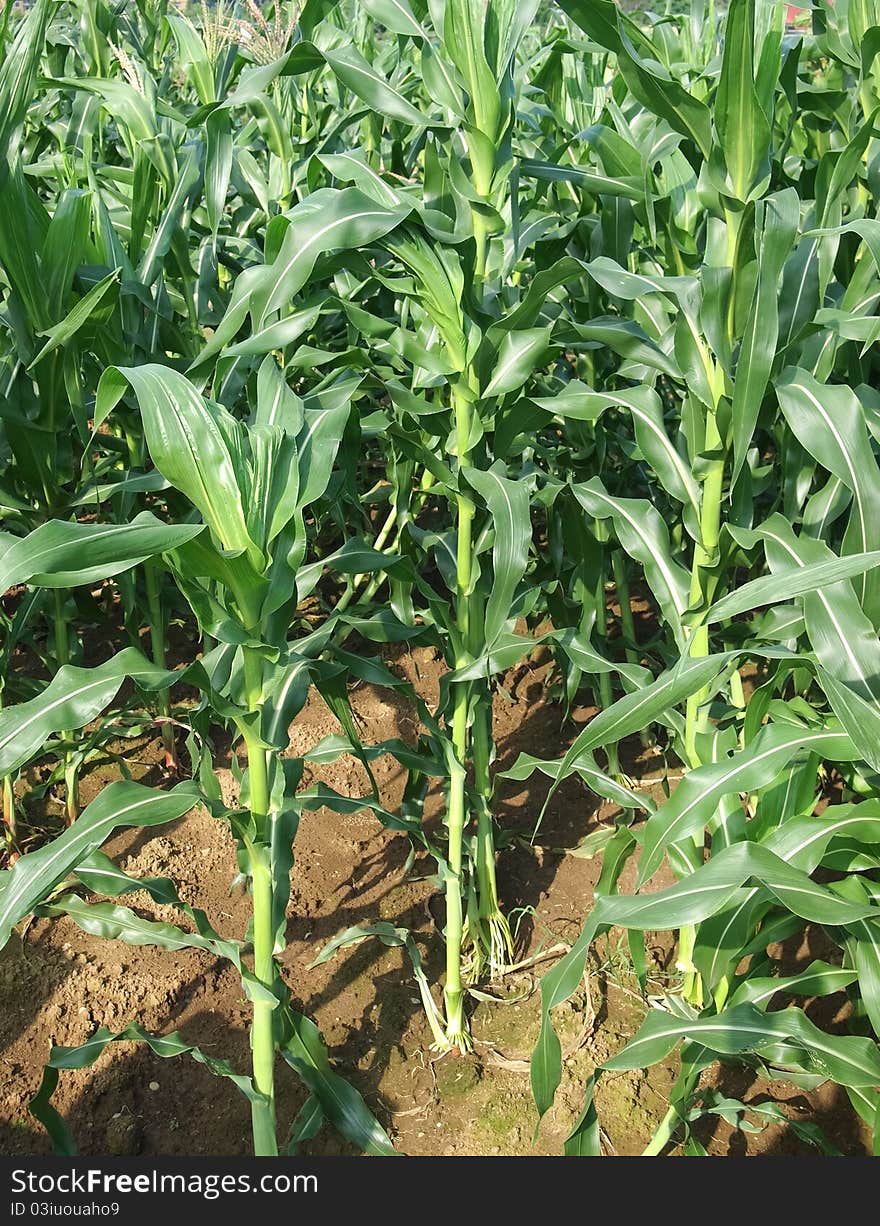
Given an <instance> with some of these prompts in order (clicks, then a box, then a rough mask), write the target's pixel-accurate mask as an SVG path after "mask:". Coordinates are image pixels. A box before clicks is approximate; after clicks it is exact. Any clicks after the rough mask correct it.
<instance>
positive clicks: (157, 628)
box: [144, 560, 177, 770]
mask: <svg viewBox="0 0 880 1226" xmlns="http://www.w3.org/2000/svg"><path fill="white" fill-rule="evenodd" d="M144 582H145V585H146V589H147V615H148V617H149V619H150V650H151V652H152V655H153V663H154V664H158V665H159V667H160V668H164V667H165V615H164V613H163V610H162V596H161V593H160V591H159V576H158V570H157V568H156V565H155V563H154V562H152V561H150V560H147V561H146V562H145V563H144ZM156 706H157V707H158V709H159V715H160V716H161V717H162V721H163V722H162V744H163V745H164V747H165V766H166V767H167V768H168V769H169V770H175V769H176V768H177V750H176V748H175V745H174V728H173V727H172V725H171V724H170V723H168V722H167V721H168V717H169V716H170V714H171V700H170V693H169V691H168V690H167V689H162V690H159V692H158V694H157V695H156Z"/></svg>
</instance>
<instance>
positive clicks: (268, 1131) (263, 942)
mask: <svg viewBox="0 0 880 1226" xmlns="http://www.w3.org/2000/svg"><path fill="white" fill-rule="evenodd" d="M244 673H245V686H246V689H247V695H248V707H249V708H250V716H251V721H252V722H251V723H249V724H248V725H247V726H245V727H243V728H242V731H243V733H244V739H245V746H246V749H247V759H248V792H249V796H250V810H251V817H252V818H253V825H254V834H255V841H254V842H253V843H251V844H250V845H249V847H248V853H249V859H250V872H251V883H252V890H253V915H254V922H253V940H254V975H255V977H256V979H257V980H258V981H259V982H260V983H261V984H262V985H263V986H264V987H265V988H268V989H269V991H270V992H271V991H272V989H273V987H274V984H275V958H274V950H275V933H274V926H273V923H272V870H271V865H270V862H269V851H268V836H269V831H268V817H269V771H268V759H267V751H266V749H265V748H264V746H263V744H262V742H261V741H260V737H259V721H260V711H261V707H262V662H261V659H260V657H259V656H258V655H257V654H256V653H255V652H253V651H252V650H250V649H248V648H247V647H246V648H244ZM253 1010H254V1014H253V1025H252V1028H251V1052H252V1058H253V1071H254V1088H255V1089H256V1090H257V1091H258V1093H259V1094H261V1095H262V1096H263V1097H262V1101H258V1102H254V1103H252V1104H251V1118H252V1125H253V1136H254V1151H255V1153H256V1154H257V1156H258V1157H266V1156H272V1155H274V1154H276V1153H277V1152H278V1148H277V1140H276V1135H275V1027H274V1013H275V1010H274V1009H273V1007H272V1003H271V1001H263V1000H255V1001H254V1002H253Z"/></svg>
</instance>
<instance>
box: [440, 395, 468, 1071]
mask: <svg viewBox="0 0 880 1226" xmlns="http://www.w3.org/2000/svg"><path fill="white" fill-rule="evenodd" d="M452 402H453V412H454V415H455V430H456V449H457V452H458V466H459V471H461V469H463V468H464V466H465V465H466V464H467V461H468V450H469V442H470V435H471V413H472V410H473V405H472V401H471V398H470V395H469V394H468V391H467V390H466V389H464V388H462V387H461V386H456V387H454V388H453V392H452ZM463 487H464V482H463V480H461V481H460V482H459V489H458V492H457V493H456V496H455V507H456V531H457V540H456V566H455V620H456V628H457V631H458V653H457V658H456V661H455V663H456V667H462V666H463V665H464V664H465V663H466V662H467V658H468V650H467V649H468V641H469V638H470V607H469V597H470V586H471V552H472V548H473V541H472V529H473V519H474V504H473V502H472V500H471V499H470V497H469V496H468V494H467V493H466V492H465V490H464V488H463ZM469 702H470V684H469V683H468V682H466V681H462V682H458V683H457V684H456V686H455V690H454V697H453V714H452V747H453V751H454V754H455V760H456V768H455V770H454V771H453V772H452V777H451V778H450V780H449V810H448V827H449V830H448V837H449V852H448V855H449V872H450V879H449V880H448V882H447V888H446V989H445V993H444V995H445V1000H446V1037H447V1040H448V1042H449V1043H450V1045H451V1046H457V1047H458V1048H459V1049H460V1050H462V1051H464V1050H467V1048H468V1047H469V1043H468V1039H467V1026H466V1022H465V1019H464V1010H463V996H462V986H461V943H462V935H463V927H464V925H463V915H462V884H463V883H462V879H461V863H462V840H463V838H464V827H465V819H466V812H467V776H466V770H467V758H468V707H469Z"/></svg>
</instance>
